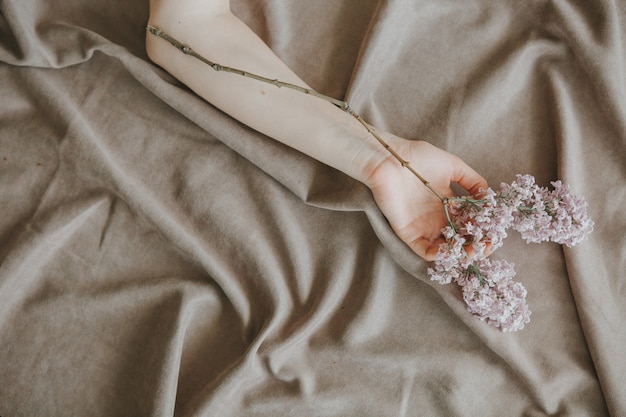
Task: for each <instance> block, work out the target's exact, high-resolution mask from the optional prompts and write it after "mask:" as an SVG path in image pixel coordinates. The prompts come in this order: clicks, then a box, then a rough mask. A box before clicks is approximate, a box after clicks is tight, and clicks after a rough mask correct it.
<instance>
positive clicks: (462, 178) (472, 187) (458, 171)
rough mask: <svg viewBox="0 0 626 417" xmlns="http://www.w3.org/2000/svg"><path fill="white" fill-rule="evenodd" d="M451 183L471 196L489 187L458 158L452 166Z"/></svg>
mask: <svg viewBox="0 0 626 417" xmlns="http://www.w3.org/2000/svg"><path fill="white" fill-rule="evenodd" d="M452 182H456V183H458V184H459V185H460V186H461V187H463V188H465V189H466V190H467V191H469V192H470V193H471V194H472V195H475V194H477V193H478V192H479V191H480V190H481V189H482V190H486V189H487V187H489V185H488V184H487V181H486V180H485V179H484V178H483V177H482V176H481V175H480V174H479V173H478V172H476V171H474V169H472V167H470V166H469V165H467V164H466V163H465V162H464V161H463V160H462V159H460V158H458V159H457V163H456V164H455V166H454V173H453V178H452Z"/></svg>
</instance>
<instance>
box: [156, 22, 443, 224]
mask: <svg viewBox="0 0 626 417" xmlns="http://www.w3.org/2000/svg"><path fill="white" fill-rule="evenodd" d="M146 30H147V31H148V32H150V33H152V34H153V35H155V36H158V37H160V38H162V39H164V40H166V41H168V42H169V43H170V44H172V45H173V46H174V47H176V48H177V49H178V50H180V51H181V52H182V53H184V54H185V55H190V56H192V57H194V58H196V59H198V60H200V61H202V62H204V63H205V64H207V65H208V66H210V67H211V68H213V69H214V70H215V71H223V72H228V73H231V74H237V75H240V76H242V77H247V78H252V79H254V80H257V81H261V82H264V83H267V84H271V85H274V86H276V87H278V88H281V87H285V88H289V89H291V90H295V91H298V92H300V93H303V94H308V95H311V96H314V97H317V98H320V99H322V100H326V101H328V102H329V103H331V104H334V105H335V106H337V107H339V108H340V109H341V110H343V111H345V112H346V113H348V114H349V115H351V116H352V117H354V118H355V119H356V120H358V121H359V123H361V125H363V127H364V128H365V129H366V130H367V131H368V133H369V134H370V135H372V136H373V137H374V138H375V139H376V140H377V141H378V142H379V143H380V144H381V145H382V146H383V147H384V148H385V149H386V150H387V151H388V152H389V153H390V154H391V155H393V157H394V158H395V159H396V160H397V161H398V162H399V163H400V164H401V165H402V167H404V168H406V169H407V170H408V171H409V172H410V173H411V174H413V175H414V176H415V177H417V179H419V180H420V181H421V183H422V184H424V185H425V186H426V187H427V188H428V189H429V190H430V191H432V192H433V194H435V195H436V196H437V197H438V198H439V199H440V200H441V202H442V203H443V205H444V211H445V213H446V217H447V219H448V222H449V223H450V225H452V222H451V220H450V215H449V214H448V207H447V201H448V198H447V197H444V196H442V195H441V194H440V193H439V192H438V191H437V190H435V188H434V187H433V186H432V185H431V184H430V182H429V181H428V180H426V179H425V178H424V177H422V176H421V175H420V174H419V173H418V172H417V171H416V170H415V169H413V167H412V166H411V164H410V162H409V161H407V160H405V159H404V158H402V157H401V156H400V154H398V153H397V152H396V151H395V150H394V149H393V148H391V146H389V144H388V143H387V142H386V141H385V140H384V139H383V138H382V137H380V135H379V134H377V133H376V131H375V130H374V129H373V128H372V127H371V126H370V125H369V124H368V123H367V122H365V120H363V118H362V117H361V116H359V115H358V114H357V113H355V112H354V111H353V110H352V109H351V108H350V105H349V104H348V103H347V102H346V101H343V100H338V99H335V98H332V97H329V96H327V95H325V94H321V93H318V92H317V91H315V90H313V89H311V88H305V87H302V86H299V85H296V84H292V83H288V82H284V81H280V80H277V79H272V78H267V77H263V76H262V75H258V74H255V73H252V72H248V71H243V70H241V69H238V68H232V67H227V66H225V65H221V64H218V63H216V62H213V61H210V60H209V59H207V58H205V57H204V56H202V55H200V54H199V53H197V52H196V51H194V50H193V49H192V48H191V47H190V46H189V45H187V44H184V43H182V42H180V41H178V40H177V39H175V38H173V37H172V36H171V35H169V34H167V33H166V32H164V31H162V30H161V29H159V28H157V27H154V26H152V25H147V26H146Z"/></svg>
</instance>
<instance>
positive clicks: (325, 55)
mask: <svg viewBox="0 0 626 417" xmlns="http://www.w3.org/2000/svg"><path fill="white" fill-rule="evenodd" d="M231 6H232V9H233V12H234V13H235V14H236V15H238V16H239V17H240V18H241V19H243V20H244V21H245V22H246V23H247V24H248V25H250V27H251V28H252V29H253V30H254V31H255V32H256V33H257V34H259V36H261V38H262V39H263V40H264V41H266V42H267V43H268V44H269V45H270V47H271V48H272V49H273V50H274V51H275V52H276V53H277V54H278V55H279V56H280V57H281V58H282V59H283V60H284V61H285V62H286V63H287V64H288V65H289V66H290V67H291V68H292V69H293V70H294V71H295V72H296V73H297V74H298V75H300V76H301V77H302V78H303V80H305V81H306V82H307V83H308V84H309V85H311V86H313V87H314V88H315V89H317V90H318V91H320V92H322V93H324V94H327V95H330V96H333V97H336V98H340V99H346V100H347V101H348V102H349V103H350V105H351V107H352V108H353V109H355V110H356V111H357V112H358V113H359V114H360V115H361V116H363V118H364V119H365V120H367V121H368V122H369V123H371V124H373V125H375V126H378V127H379V128H383V129H386V130H388V131H391V132H393V133H395V134H397V135H399V136H402V137H406V138H409V139H423V140H426V141H428V142H431V143H433V144H435V145H437V146H439V147H441V148H444V149H446V150H448V151H449V152H451V153H454V154H457V155H459V156H461V157H462V158H463V159H464V160H465V161H466V162H467V163H468V164H469V165H471V166H472V167H474V168H475V169H476V170H477V171H478V172H480V173H481V174H482V175H483V176H485V178H486V179H487V180H488V182H489V183H490V185H492V186H498V184H499V183H500V182H510V181H512V180H513V179H514V176H515V174H517V173H521V174H526V173H528V174H532V175H534V176H535V177H536V179H537V182H538V183H539V184H541V185H544V186H548V185H549V182H550V181H553V180H556V179H557V178H559V179H562V180H563V181H564V182H565V183H567V184H569V185H570V186H571V187H572V189H573V190H574V191H575V192H577V193H579V194H582V195H583V196H584V197H585V198H586V199H587V200H588V201H589V212H590V215H591V217H592V218H593V219H594V221H595V222H596V226H595V231H594V232H593V234H592V235H591V236H590V238H589V239H588V240H587V241H586V242H584V243H583V244H582V245H581V246H579V247H576V248H572V249H570V248H563V247H561V246H558V245H555V244H546V243H544V244H540V245H537V244H526V243H525V242H524V241H522V240H521V239H520V238H519V236H517V235H516V234H514V233H512V234H511V236H510V237H509V238H507V240H506V242H505V245H504V247H502V248H501V249H499V250H498V251H497V252H496V253H495V254H494V255H493V257H494V258H503V259H507V260H509V261H512V262H513V263H514V264H515V267H516V270H517V274H518V275H517V277H516V279H518V280H519V281H521V282H522V283H523V284H524V285H525V286H526V288H527V289H528V296H527V301H528V303H529V305H530V308H531V310H532V317H531V322H530V323H529V324H528V325H527V326H526V327H525V328H524V329H523V330H522V331H519V332H516V333H502V332H500V331H499V330H497V329H496V328H494V327H492V326H489V325H487V324H486V323H484V322H481V321H479V320H477V319H476V318H474V317H472V316H471V315H470V314H469V313H468V312H467V311H466V309H465V306H464V304H463V301H462V299H461V297H460V292H459V290H458V288H456V287H455V286H454V284H452V285H446V286H444V285H439V284H436V283H433V282H431V281H430V279H429V277H428V274H427V273H426V269H427V268H428V266H429V265H428V263H426V262H424V261H423V260H422V259H421V258H419V257H418V256H417V255H415V254H413V253H412V252H411V251H410V250H409V249H408V248H407V247H406V246H405V245H404V243H402V242H401V241H400V240H399V239H398V238H397V237H396V235H395V234H394V233H393V231H392V230H391V228H390V227H389V225H388V223H387V221H386V219H385V218H384V216H382V214H381V213H380V211H379V210H378V208H377V206H376V204H375V203H374V201H373V199H372V196H371V194H370V192H369V190H368V189H367V188H366V187H365V186H364V185H363V184H361V183H359V182H357V181H355V180H353V179H351V178H349V177H347V176H345V175H344V174H342V173H340V172H338V171H335V170H333V169H332V168H329V167H327V166H325V165H323V164H321V163H319V162H317V161H315V160H312V159H311V158H308V157H306V156H304V155H302V154H300V153H298V152H297V151H294V150H292V149H289V148H287V147H285V146H284V145H282V144H279V143H278V142H276V141H274V140H272V139H270V138H267V137H264V136H263V135H261V134H259V133H257V132H255V131H253V130H251V129H249V128H248V127H246V126H243V125H242V124H240V123H239V122H237V121H235V120H233V119H231V118H230V117H228V116H226V115H225V114H223V113H221V112H220V111H219V110H217V109H215V108H214V107H213V106H211V105H210V104H208V103H207V102H205V101H204V100H202V99H200V98H199V97H197V96H196V95H194V94H193V93H192V92H191V91H190V90H189V89H187V88H186V87H184V86H183V85H182V84H180V83H179V82H178V81H177V80H175V79H174V78H172V77H171V76H170V75H169V74H168V73H166V72H165V71H163V70H162V69H161V68H159V67H158V66H156V65H154V64H153V63H151V62H150V60H149V59H148V58H147V56H146V53H145V48H144V42H145V37H146V32H145V25H146V23H147V20H148V2H147V1H138V0H132V1H126V0H125V1H122V0H108V1H103V0H82V1H77V0H0V13H1V14H0V208H1V216H0V416H2V417H18V416H61V415H63V416H107V417H110V416H283V415H285V416H468V417H469V416H494V417H495V416H499V417H500V416H529V417H530V416H532V417H535V416H581V417H583V416H587V417H588V416H613V417H623V416H626V325H625V323H626V285H624V270H626V242H625V237H624V236H625V235H626V215H625V214H624V207H626V188H625V186H624V184H625V183H626V151H625V149H626V146H625V145H626V46H625V45H626V2H624V0H596V1H587V0H523V1H522V0H464V1H456V0H386V1H385V0H380V1H375V0H318V1H304V0H301V1H286V0H234V1H233V2H232V4H231ZM207 70H209V69H207ZM311 99H312V100H313V99H316V98H313V97H312V98H311ZM416 168H417V169H418V170H419V167H416Z"/></svg>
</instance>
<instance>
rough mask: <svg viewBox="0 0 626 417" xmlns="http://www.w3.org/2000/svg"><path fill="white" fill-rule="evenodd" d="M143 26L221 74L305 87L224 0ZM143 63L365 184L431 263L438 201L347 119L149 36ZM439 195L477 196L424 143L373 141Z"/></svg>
mask: <svg viewBox="0 0 626 417" xmlns="http://www.w3.org/2000/svg"><path fill="white" fill-rule="evenodd" d="M150 7H151V10H150V20H149V23H150V24H151V25H153V26H156V27H159V28H161V29H163V30H164V31H166V32H167V33H169V34H170V35H172V36H173V37H175V38H176V39H179V40H181V41H182V42H186V43H187V44H189V45H190V46H191V47H192V48H193V49H194V50H195V51H196V52H198V53H199V54H201V55H203V56H205V57H206V58H208V59H210V60H212V61H215V62H218V63H220V64H222V65H226V66H230V67H235V68H241V69H244V70H246V71H250V72H252V73H256V74H260V75H263V76H266V77H268V78H271V79H279V80H281V81H285V82H289V83H293V84H296V85H300V86H303V87H306V84H305V83H304V82H303V81H302V80H301V79H300V78H299V77H298V76H297V75H296V74H295V73H293V72H292V71H291V70H290V69H289V68H288V67H287V66H286V65H285V64H284V63H283V62H282V61H281V60H280V59H279V58H278V57H277V56H276V55H275V54H274V53H273V52H272V51H271V49H269V47H268V46H267V45H266V44H265V43H264V42H263V41H262V40H261V39H260V38H259V37H258V36H257V35H256V34H254V32H252V31H251V30H250V28H248V27H247V26H246V25H245V24H244V23H243V22H242V21H241V20H239V19H238V18H236V17H235V16H234V15H233V14H232V13H231V12H230V10H229V4H228V1H227V0H179V1H176V2H174V1H172V0H152V1H151V4H150ZM146 48H147V51H148V54H149V56H150V58H151V59H152V60H153V61H154V62H155V63H157V64H159V65H161V66H162V67H163V68H165V69H166V70H167V71H168V72H170V73H171V74H172V75H174V76H175V77H176V78H178V79H179V80H181V81H182V82H183V83H185V84H186V85H187V86H189V87H190V88H191V89H192V90H194V91H195V92H196V93H197V94H198V95H200V96H201V97H203V98H204V99H206V100H207V101H209V102H211V103H212V104H214V105H215V106H216V107H218V108H220V109H221V110H223V111H224V112H226V113H228V114H229V115H231V116H232V117H234V118H236V119H238V120H240V121H241V122H243V123H245V124H247V125H249V126H250V127H252V128H254V129H256V130H258V131H260V132H262V133H264V134H266V135H268V136H270V137H272V138H274V139H276V140H278V141H280V142H282V143H284V144H286V145H288V146H290V147H292V148H294V149H297V150H299V151H301V152H303V153H305V154H307V155H309V156H311V157H313V158H315V159H317V160H319V161H321V162H323V163H325V164H327V165H330V166H332V167H334V168H336V169H338V170H340V171H342V172H344V173H346V174H347V175H350V176H351V177H353V178H355V179H357V180H359V181H361V182H363V183H364V184H366V185H367V186H368V187H369V188H370V189H371V190H372V193H373V195H374V198H375V200H376V202H377V203H378V205H379V207H380V208H381V210H382V212H383V214H384V215H385V216H386V217H387V219H388V220H389V222H390V224H391V226H392V228H393V229H394V231H395V232H396V233H397V234H398V236H399V237H400V238H401V239H402V240H403V241H404V242H405V243H407V244H408V245H409V246H410V247H411V249H413V250H414V251H415V252H416V253H417V254H419V255H420V256H422V257H424V258H425V259H428V260H432V259H433V258H434V254H435V252H436V248H437V244H438V243H439V241H440V239H441V233H440V229H441V228H442V227H443V226H444V225H445V224H446V220H445V216H444V212H443V206H442V203H441V201H440V200H439V199H438V198H437V197H436V196H435V195H434V194H433V193H432V192H430V191H429V190H428V189H427V188H426V187H424V185H423V184H421V183H420V182H419V181H418V180H417V178H415V177H414V176H413V175H411V174H410V173H409V172H408V171H406V169H404V168H403V167H402V165H401V164H400V163H399V162H398V161H397V160H396V159H394V158H393V157H391V155H390V154H389V152H387V151H386V150H385V148H383V146H381V144H380V143H378V141H376V139H375V138H374V137H373V136H372V135H370V134H369V133H368V132H367V130H366V129H365V128H364V127H363V125H362V124H361V123H359V122H358V121H357V120H356V119H355V118H354V117H353V116H351V115H350V114H348V113H346V112H344V111H343V110H341V109H339V108H338V107H336V106H335V105H333V104H331V103H329V102H327V101H324V100H321V99H317V98H314V97H309V96H306V95H304V94H301V93H299V92H297V91H293V90H289V89H286V88H276V87H274V86H271V85H267V84H263V83H260V82H259V81H257V80H252V79H247V78H244V77H241V76H237V75H234V74H230V73H223V72H215V71H213V70H211V68H209V67H208V66H206V65H205V64H204V63H202V62H200V61H198V60H197V59H195V58H193V57H191V56H188V55H185V54H182V53H181V52H180V51H179V50H177V49H176V48H173V47H172V46H171V45H170V44H168V43H167V42H166V41H164V40H163V39H160V38H157V37H155V36H151V35H149V36H148V38H147V45H146ZM377 132H378V134H379V135H380V136H381V137H382V138H384V140H385V141H386V142H387V143H389V144H390V145H391V147H392V148H394V149H396V150H397V151H398V153H399V154H401V155H403V157H404V158H405V159H407V160H408V161H410V162H411V164H412V165H413V166H414V167H416V169H417V170H419V172H420V173H421V174H422V175H423V176H424V177H426V178H428V180H429V181H430V182H431V184H432V185H433V187H435V188H436V189H437V190H438V191H439V192H440V193H441V194H442V195H452V191H451V189H450V183H451V182H458V183H459V184H460V185H461V186H462V187H464V188H466V189H468V190H469V191H470V192H476V191H477V190H478V188H480V187H482V188H486V186H487V185H486V183H485V181H484V179H482V177H480V175H478V174H477V173H476V172H475V171H473V170H472V169H471V168H469V167H468V166H467V165H466V164H465V163H463V161H461V160H460V159H459V158H457V157H455V156H453V155H450V154H448V153H447V152H445V151H443V150H440V149H438V148H436V147H434V146H432V145H429V144H428V143H426V142H422V141H408V140H405V139H401V138H399V137H397V136H394V135H392V134H389V133H387V132H383V131H377Z"/></svg>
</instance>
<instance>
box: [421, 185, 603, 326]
mask: <svg viewBox="0 0 626 417" xmlns="http://www.w3.org/2000/svg"><path fill="white" fill-rule="evenodd" d="M552 186H553V189H552V190H549V189H547V188H544V187H540V186H538V185H537V184H536V183H535V179H534V177H532V176H531V175H517V176H516V179H515V181H513V182H512V183H511V184H505V183H503V184H501V186H500V190H499V191H498V192H495V191H493V190H492V189H491V188H489V189H487V190H484V191H481V193H480V194H479V195H477V196H470V197H455V198H450V199H447V201H446V202H445V209H446V210H447V213H448V215H449V223H450V224H449V225H448V226H446V227H445V228H444V229H442V232H443V235H444V237H445V242H444V243H442V244H441V245H440V246H439V251H438V253H437V260H436V261H435V263H434V266H433V267H432V268H429V269H428V273H429V275H430V276H431V279H432V280H434V281H437V282H439V283H441V284H449V283H451V282H456V283H457V284H458V285H459V286H460V287H461V289H462V293H463V300H464V301H465V303H466V304H467V306H468V310H469V311H470V312H471V313H472V314H474V315H476V316H477V317H479V318H480V319H481V320H485V321H487V322H488V323H490V324H492V325H494V326H496V327H499V328H500V329H501V330H503V331H517V330H521V329H523V328H524V325H525V324H526V323H528V322H529V321H530V310H529V309H528V305H527V303H526V294H527V292H526V289H525V288H524V286H523V285H522V284H521V283H519V282H516V281H514V280H513V277H514V276H515V270H514V268H513V264H512V263H510V262H507V261H504V260H492V259H490V258H488V257H487V255H488V254H489V253H490V252H491V251H493V250H495V249H497V248H499V247H500V246H502V244H503V243H504V239H505V238H506V237H507V230H508V229H513V230H516V231H518V232H519V233H520V234H521V236H522V238H523V239H524V240H526V241H527V242H529V243H530V242H537V243H538V242H545V241H552V242H556V243H559V244H565V245H567V246H569V247H571V246H574V245H577V244H579V243H580V242H582V241H583V240H584V239H585V238H586V237H587V235H588V234H589V233H591V231H592V230H593V225H594V224H593V221H592V220H591V219H590V218H589V216H588V215H587V202H586V201H585V200H584V199H582V198H581V197H580V196H577V195H575V194H573V193H572V192H571V190H570V188H569V187H568V186H566V185H564V184H562V183H561V181H555V182H552Z"/></svg>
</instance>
